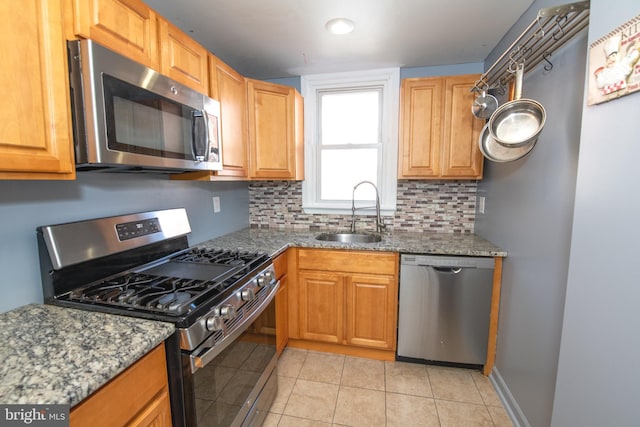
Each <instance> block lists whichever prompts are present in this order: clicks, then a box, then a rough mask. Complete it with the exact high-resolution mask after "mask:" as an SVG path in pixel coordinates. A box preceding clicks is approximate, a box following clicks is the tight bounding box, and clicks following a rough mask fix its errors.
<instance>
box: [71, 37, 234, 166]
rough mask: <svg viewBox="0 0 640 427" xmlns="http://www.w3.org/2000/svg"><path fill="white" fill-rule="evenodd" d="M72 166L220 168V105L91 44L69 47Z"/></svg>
mask: <svg viewBox="0 0 640 427" xmlns="http://www.w3.org/2000/svg"><path fill="white" fill-rule="evenodd" d="M68 48H69V72H70V87H71V101H72V110H73V115H72V117H73V133H74V135H73V136H74V144H75V156H76V169H77V170H79V171H82V170H97V171H114V170H115V171H134V172H135V171H147V170H150V171H158V172H167V173H172V172H180V171H189V170H220V169H222V152H221V144H220V103H219V102H218V101H216V100H214V99H211V98H209V97H207V96H206V95H203V94H201V93H199V92H197V91H195V90H193V89H191V88H188V87H186V86H184V85H182V84H180V83H178V82H175V81H173V80H171V79H170V78H168V77H166V76H163V75H161V74H160V73H158V72H157V71H155V70H152V69H150V68H148V67H145V66H144V65H142V64H139V63H137V62H135V61H132V60H130V59H128V58H125V57H123V56H121V55H119V54H117V53H115V52H113V51H111V50H109V49H107V48H105V47H103V46H101V45H99V44H98V43H96V42H94V41H92V40H77V41H70V42H68Z"/></svg>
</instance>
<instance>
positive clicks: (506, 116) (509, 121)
mask: <svg viewBox="0 0 640 427" xmlns="http://www.w3.org/2000/svg"><path fill="white" fill-rule="evenodd" d="M523 75H524V65H523V64H520V65H519V66H518V68H517V70H516V87H515V95H514V98H515V99H514V100H512V101H509V102H507V103H505V104H503V105H501V106H500V107H499V108H498V109H497V110H496V111H495V113H493V114H492V115H491V118H490V119H489V133H491V137H492V138H493V139H494V140H495V141H496V142H497V143H498V144H501V145H504V146H505V147H522V146H529V144H530V143H531V142H533V143H534V144H535V141H536V140H537V139H538V135H539V134H540V132H542V129H543V128H544V124H545V121H546V118H547V113H546V111H545V109H544V107H543V106H542V104H540V103H539V102H538V101H534V100H533V99H521V95H522V79H523Z"/></svg>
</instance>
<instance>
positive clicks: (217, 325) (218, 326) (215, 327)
mask: <svg viewBox="0 0 640 427" xmlns="http://www.w3.org/2000/svg"><path fill="white" fill-rule="evenodd" d="M223 325H224V321H223V320H222V318H221V317H218V316H211V317H209V318H208V319H207V322H206V326H207V329H208V330H210V331H214V332H215V331H221V330H222V326H223Z"/></svg>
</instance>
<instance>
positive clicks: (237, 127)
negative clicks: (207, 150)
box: [209, 55, 249, 178]
mask: <svg viewBox="0 0 640 427" xmlns="http://www.w3.org/2000/svg"><path fill="white" fill-rule="evenodd" d="M209 69H210V75H209V77H210V78H209V80H210V91H209V96H211V98H213V99H217V100H218V101H220V120H221V126H220V127H221V133H222V170H221V171H217V172H216V175H217V176H231V177H238V178H246V177H248V176H249V175H248V174H249V168H248V163H249V162H248V156H247V154H248V146H247V145H248V129H247V86H246V84H245V78H244V77H243V76H242V75H241V74H240V73H238V72H237V71H235V70H234V69H233V68H231V67H229V66H228V65H227V64H225V63H224V62H222V61H221V60H220V59H219V58H217V57H215V56H214V55H209Z"/></svg>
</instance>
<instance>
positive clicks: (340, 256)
mask: <svg viewBox="0 0 640 427" xmlns="http://www.w3.org/2000/svg"><path fill="white" fill-rule="evenodd" d="M298 268H299V269H306V270H319V271H332V272H345V273H375V274H390V275H394V274H396V272H397V269H398V254H396V253H391V252H370V251H350V250H344V251H342V250H332V249H299V250H298Z"/></svg>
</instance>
